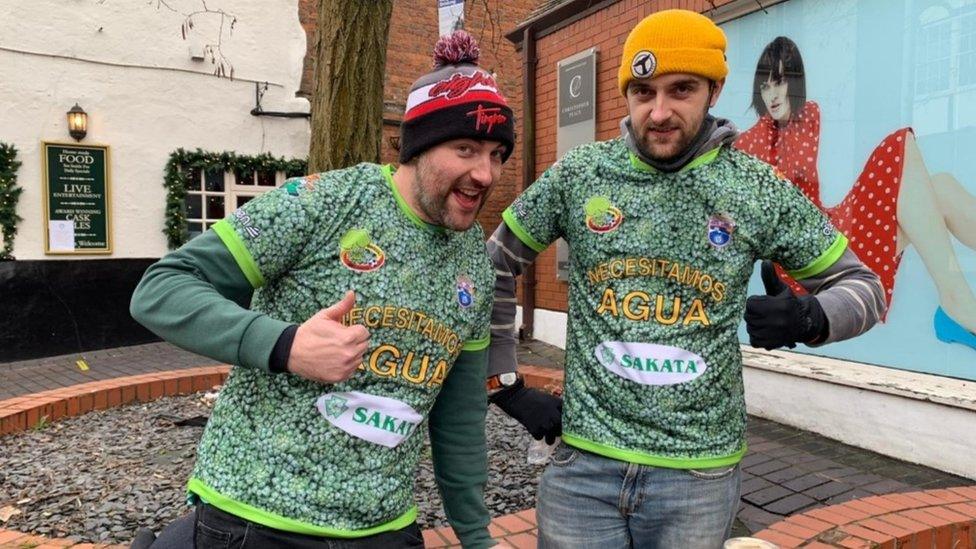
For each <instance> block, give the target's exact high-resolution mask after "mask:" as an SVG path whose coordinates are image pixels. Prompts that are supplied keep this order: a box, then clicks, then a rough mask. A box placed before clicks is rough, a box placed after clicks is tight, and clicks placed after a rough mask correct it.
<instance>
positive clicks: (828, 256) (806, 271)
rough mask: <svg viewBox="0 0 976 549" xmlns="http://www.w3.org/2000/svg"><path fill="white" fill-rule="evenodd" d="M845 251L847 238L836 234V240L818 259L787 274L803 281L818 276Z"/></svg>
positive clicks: (842, 234)
mask: <svg viewBox="0 0 976 549" xmlns="http://www.w3.org/2000/svg"><path fill="white" fill-rule="evenodd" d="M846 249H847V237H846V236H844V233H837V238H835V239H834V243H833V244H831V245H830V247H829V248H827V251H825V252H824V253H822V254H820V257H818V258H817V259H815V260H814V261H813V263H810V264H809V265H807V266H806V267H803V268H802V269H797V270H795V271H787V272H788V273H789V274H790V276H792V277H793V278H794V279H795V280H803V279H804V278H810V277H811V276H815V275H818V274H820V273H822V272H824V271H826V270H827V268H828V267H830V266H831V265H833V264H834V263H836V262H837V260H838V259H840V256H842V255H844V250H846Z"/></svg>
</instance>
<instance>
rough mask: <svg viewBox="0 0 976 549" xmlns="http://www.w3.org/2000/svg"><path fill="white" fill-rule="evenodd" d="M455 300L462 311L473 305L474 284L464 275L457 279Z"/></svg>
mask: <svg viewBox="0 0 976 549" xmlns="http://www.w3.org/2000/svg"><path fill="white" fill-rule="evenodd" d="M457 300H458V305H460V306H461V308H463V309H467V308H468V307H470V306H471V305H473V304H474V282H472V281H471V279H470V278H468V277H467V276H465V275H460V276H458V278H457Z"/></svg>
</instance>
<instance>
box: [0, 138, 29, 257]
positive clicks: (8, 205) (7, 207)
mask: <svg viewBox="0 0 976 549" xmlns="http://www.w3.org/2000/svg"><path fill="white" fill-rule="evenodd" d="M18 168H20V162H19V161H18V160H17V147H14V146H13V145H8V144H6V143H0V231H2V232H3V249H0V261H7V260H11V259H14V256H13V251H14V236H16V235H17V222H18V221H20V220H21V219H22V218H21V217H20V216H19V215H17V202H18V201H19V200H20V193H22V192H24V189H22V188H20V187H18V186H17V169H18Z"/></svg>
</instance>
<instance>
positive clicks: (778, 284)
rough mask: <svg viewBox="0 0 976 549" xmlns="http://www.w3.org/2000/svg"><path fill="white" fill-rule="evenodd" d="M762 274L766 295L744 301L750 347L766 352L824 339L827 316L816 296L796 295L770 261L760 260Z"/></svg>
mask: <svg viewBox="0 0 976 549" xmlns="http://www.w3.org/2000/svg"><path fill="white" fill-rule="evenodd" d="M761 274H762V281H763V286H765V287H766V294H767V295H754V296H749V299H747V300H746V314H745V319H746V331H748V332H749V343H750V344H751V345H752V346H753V347H762V348H763V349H766V350H767V351H769V350H772V349H775V348H777V347H783V346H784V345H785V346H787V347H790V348H793V347H796V344H797V343H816V342H818V341H823V340H825V339H827V335H828V333H829V330H828V325H827V315H825V314H824V311H823V307H821V306H820V302H818V301H817V298H815V297H813V296H812V295H800V296H798V295H795V294H794V293H793V291H792V290H790V287H789V286H787V285H786V284H785V283H783V281H782V280H780V279H779V276H777V275H776V269H775V268H774V267H773V263H772V262H770V261H763V263H762V270H761Z"/></svg>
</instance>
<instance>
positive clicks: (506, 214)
mask: <svg viewBox="0 0 976 549" xmlns="http://www.w3.org/2000/svg"><path fill="white" fill-rule="evenodd" d="M502 219H503V220H505V224H506V225H508V228H509V229H511V230H512V232H513V233H515V236H517V237H518V239H519V240H521V241H522V244H525V245H526V246H528V247H530V248H532V249H533V250H535V251H536V252H539V253H542V252H543V251H544V250H545V249H546V248H547V246H546V245H545V244H542V243H541V242H539V241H538V240H536V239H534V238H532V235H530V234H529V231H526V230H525V229H523V228H522V225H521V224H520V223H519V222H518V219H516V218H515V213H514V212H513V211H512V207H511V206H509V207H508V208H505V211H503V212H502Z"/></svg>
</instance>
